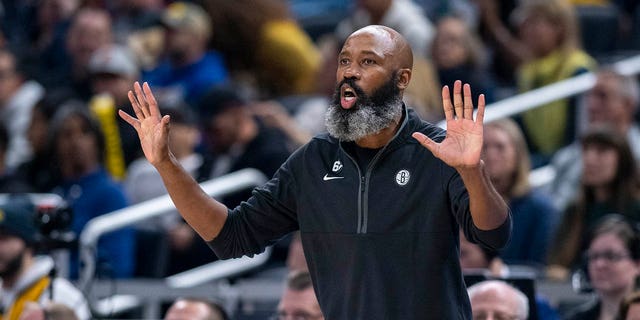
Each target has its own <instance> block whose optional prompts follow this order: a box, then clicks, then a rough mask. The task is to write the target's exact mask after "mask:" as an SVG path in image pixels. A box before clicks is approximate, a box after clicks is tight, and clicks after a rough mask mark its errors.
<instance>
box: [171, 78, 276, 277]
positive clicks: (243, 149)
mask: <svg viewBox="0 0 640 320" xmlns="http://www.w3.org/2000/svg"><path fill="white" fill-rule="evenodd" d="M202 104H203V106H207V110H208V111H207V112H206V113H205V115H204V116H203V118H202V121H203V127H204V132H203V136H204V140H205V142H204V144H205V147H206V148H207V154H206V155H205V157H204V161H203V163H202V165H201V166H200V167H199V168H198V170H197V172H196V180H198V181H206V180H209V179H213V178H216V177H219V176H221V175H224V174H228V173H231V172H234V171H238V170H240V169H245V168H255V169H257V170H259V171H261V172H262V173H263V174H264V175H265V176H266V177H271V176H273V174H274V173H275V172H276V170H277V169H278V167H279V166H280V165H281V164H282V162H284V161H285V160H286V159H287V157H288V156H289V149H288V148H287V143H286V142H287V141H286V139H285V137H284V135H283V134H282V133H281V132H280V131H278V130H276V129H272V128H268V127H265V126H264V125H262V123H261V122H260V121H258V120H257V118H255V117H254V116H253V114H252V112H251V110H250V102H249V101H247V100H245V99H243V98H242V97H240V95H239V94H238V93H236V92H235V91H233V89H232V88H218V89H214V90H212V91H210V92H209V93H207V95H206V96H205V97H204V98H203V100H202ZM248 194H250V192H249V191H247V192H237V193H235V194H232V195H228V196H226V197H224V202H225V203H227V204H228V205H229V206H235V205H238V204H239V203H240V201H242V200H245V199H246V198H247V197H248ZM171 241H172V242H173V244H174V246H176V247H175V249H176V250H172V251H171V257H170V259H169V261H170V265H169V269H168V272H169V273H170V274H173V273H177V272H180V271H184V270H187V269H190V268H193V267H196V266H199V265H202V264H204V263H207V262H211V261H214V260H215V259H216V257H215V256H213V255H211V254H210V252H211V249H210V248H209V247H208V246H207V245H206V243H205V242H203V241H201V240H200V239H198V237H197V234H196V233H195V231H194V230H193V229H192V228H191V227H190V226H189V225H187V224H186V223H185V224H182V225H179V226H176V228H174V229H173V230H172V232H171ZM280 245H282V246H283V247H282V248H281V247H280ZM280 245H279V246H278V247H276V252H277V253H278V254H274V257H279V256H281V255H280V253H281V251H285V250H286V248H285V247H286V245H287V244H286V243H281V244H280ZM281 249H282V250H281Z"/></svg>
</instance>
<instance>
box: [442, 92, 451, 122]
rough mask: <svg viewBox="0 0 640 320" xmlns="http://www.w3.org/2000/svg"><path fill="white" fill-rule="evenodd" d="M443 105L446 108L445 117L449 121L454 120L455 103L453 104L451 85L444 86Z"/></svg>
mask: <svg viewBox="0 0 640 320" xmlns="http://www.w3.org/2000/svg"><path fill="white" fill-rule="evenodd" d="M442 107H443V108H444V118H445V119H446V120H447V121H449V120H453V105H451V94H450V93H449V86H444V87H442Z"/></svg>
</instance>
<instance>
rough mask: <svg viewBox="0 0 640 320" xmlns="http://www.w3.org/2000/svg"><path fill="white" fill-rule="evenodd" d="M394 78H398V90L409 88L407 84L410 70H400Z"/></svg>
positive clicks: (409, 78)
mask: <svg viewBox="0 0 640 320" xmlns="http://www.w3.org/2000/svg"><path fill="white" fill-rule="evenodd" d="M396 76H397V77H398V88H400V90H404V89H406V88H407V87H408V86H409V82H410V81H411V69H400V70H398V73H397V74H396Z"/></svg>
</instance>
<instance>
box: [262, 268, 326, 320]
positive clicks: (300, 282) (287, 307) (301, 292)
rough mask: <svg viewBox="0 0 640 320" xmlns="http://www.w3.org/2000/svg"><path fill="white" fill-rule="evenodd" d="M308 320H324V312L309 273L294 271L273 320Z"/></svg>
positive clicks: (289, 276) (288, 277)
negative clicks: (321, 309)
mask: <svg viewBox="0 0 640 320" xmlns="http://www.w3.org/2000/svg"><path fill="white" fill-rule="evenodd" d="M287 317H290V318H292V319H307V320H312V319H314V320H322V319H324V317H323V316H322V311H320V305H319V304H318V299H316V294H315V292H314V291H313V285H312V282H311V275H309V272H308V271H293V272H291V273H290V274H289V275H288V276H287V285H286V288H285V289H284V292H283V293H282V298H280V303H279V304H278V313H277V314H276V315H275V316H273V317H272V318H271V319H273V320H286V319H289V318H287Z"/></svg>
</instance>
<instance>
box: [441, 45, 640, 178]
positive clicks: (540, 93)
mask: <svg viewBox="0 0 640 320" xmlns="http://www.w3.org/2000/svg"><path fill="white" fill-rule="evenodd" d="M611 68H613V69H614V70H615V71H616V72H619V73H620V74H623V75H626V76H632V75H636V74H638V73H640V55H636V56H633V57H631V58H627V59H624V60H621V61H618V62H616V63H613V64H611ZM595 81H596V77H595V74H594V73H593V72H587V73H583V74H580V75H578V76H575V77H573V78H569V79H566V80H562V81H558V82H556V83H553V84H550V85H547V86H544V87H541V88H538V89H534V90H531V91H527V92H525V93H521V94H517V95H514V96H512V97H509V98H506V99H503V100H500V101H498V102H495V103H492V104H488V105H487V106H486V110H485V116H484V122H485V123H489V122H492V121H496V120H498V119H502V118H506V117H511V116H514V115H517V114H519V113H522V112H525V111H527V110H531V109H534V108H537V107H539V106H542V105H544V104H547V103H549V102H553V101H556V100H560V99H564V98H568V97H571V96H574V95H577V94H580V93H583V92H586V91H587V90H589V89H591V88H592V87H593V85H594V84H595ZM474 114H475V113H474ZM438 126H440V127H441V128H446V126H447V124H446V121H444V120H443V121H440V122H438ZM554 176H555V172H554V170H553V168H551V167H550V166H545V167H541V168H538V169H535V170H533V171H532V172H531V174H530V177H529V179H530V180H531V185H532V186H534V187H539V186H543V185H545V184H547V183H549V182H550V181H551V180H552V179H553V177H554Z"/></svg>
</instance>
